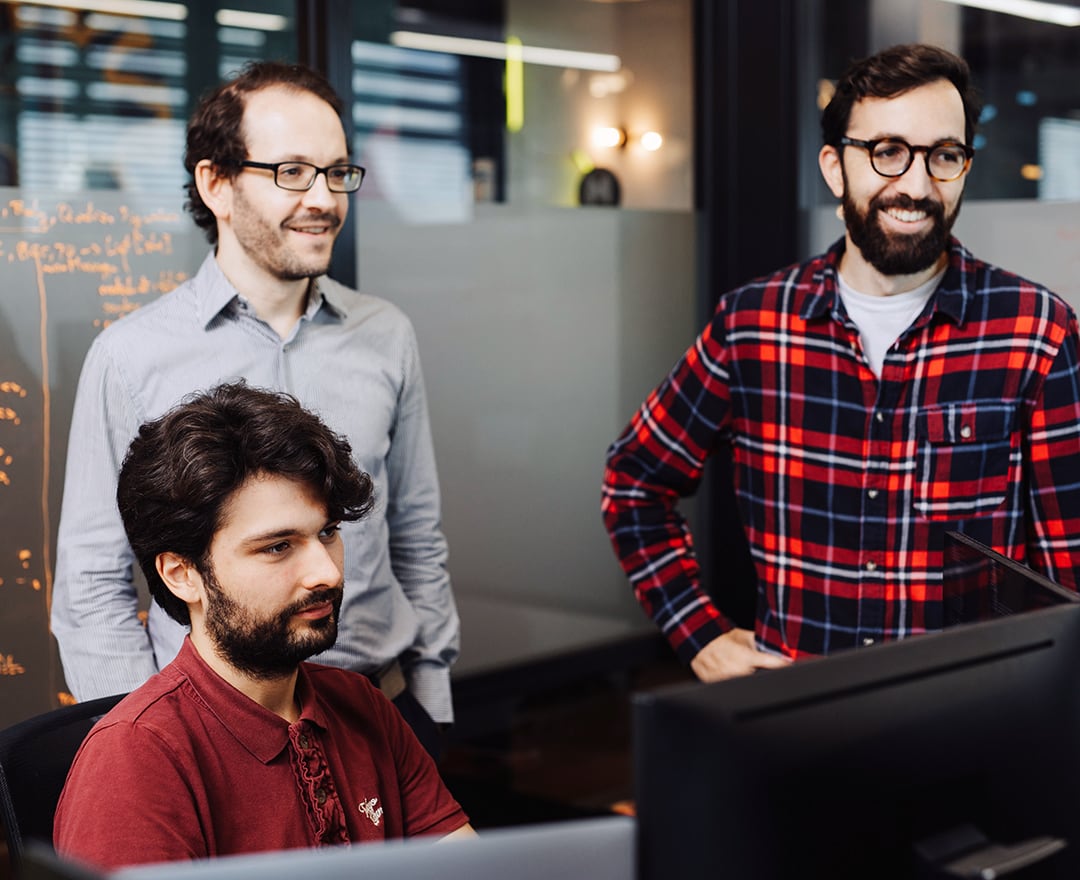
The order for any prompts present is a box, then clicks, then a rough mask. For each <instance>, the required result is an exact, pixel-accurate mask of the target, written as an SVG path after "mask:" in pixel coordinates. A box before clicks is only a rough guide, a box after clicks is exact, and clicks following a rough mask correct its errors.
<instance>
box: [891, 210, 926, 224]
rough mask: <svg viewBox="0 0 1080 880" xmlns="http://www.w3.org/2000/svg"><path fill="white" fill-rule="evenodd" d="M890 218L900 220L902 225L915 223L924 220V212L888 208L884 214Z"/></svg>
mask: <svg viewBox="0 0 1080 880" xmlns="http://www.w3.org/2000/svg"><path fill="white" fill-rule="evenodd" d="M885 213H887V214H888V215H889V216H890V217H895V218H896V219H897V220H902V221H903V222H904V223H916V222H918V221H919V220H925V219H926V212H925V211H902V210H900V209H899V208H889V209H888V210H886V212H885Z"/></svg>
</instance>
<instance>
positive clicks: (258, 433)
mask: <svg viewBox="0 0 1080 880" xmlns="http://www.w3.org/2000/svg"><path fill="white" fill-rule="evenodd" d="M258 474H269V475H275V476H282V477H287V478H289V479H292V480H297V481H299V482H302V483H305V484H307V485H308V486H310V487H312V489H313V490H314V491H315V492H316V493H317V494H318V495H319V496H320V497H321V498H322V499H323V501H324V502H325V504H326V508H327V517H328V519H330V520H332V521H338V520H343V521H346V522H355V521H356V520H358V519H360V518H362V517H363V516H364V515H365V514H366V513H367V512H368V511H369V510H370V509H371V507H372V503H373V501H372V496H373V487H372V480H371V477H369V476H368V475H367V474H365V473H364V472H363V471H361V470H360V469H359V468H358V467H357V466H356V464H355V462H354V461H353V458H352V449H351V448H350V446H349V443H348V441H347V440H346V439H345V438H344V437H342V436H340V435H338V434H335V433H334V432H333V431H331V430H330V429H329V428H328V427H327V426H326V425H325V424H323V422H322V421H320V420H319V418H318V417H317V416H315V415H313V414H312V413H310V412H308V411H307V410H306V409H304V408H303V407H302V406H301V405H300V403H299V401H297V400H296V398H294V397H292V396H291V395H289V394H284V393H280V392H276V391H267V390H263V389H259V388H252V387H249V386H248V385H247V384H246V383H244V382H242V381H241V382H234V383H228V384H223V385H219V386H218V387H216V388H214V389H212V390H210V391H207V392H204V393H201V394H196V395H193V396H191V397H189V398H187V399H186V400H185V401H184V402H182V403H181V404H179V405H178V406H176V407H174V408H173V409H171V410H170V411H169V412H167V413H166V414H165V415H163V416H162V417H161V418H159V419H155V420H154V421H151V422H147V423H146V424H144V425H143V426H142V427H141V428H139V433H138V435H137V436H136V437H135V439H134V440H132V442H131V445H130V447H129V448H128V451H127V455H126V456H125V458H124V464H123V466H122V467H121V469H120V479H119V483H118V486H117V491H116V501H117V505H118V506H119V508H120V517H121V519H122V520H123V522H124V530H125V531H126V532H127V536H128V541H129V542H130V544H131V549H132V550H133V551H134V553H135V558H136V559H137V560H138V562H139V567H140V568H141V569H142V571H143V574H145V575H146V581H147V584H148V585H149V587H150V595H151V596H152V597H153V598H154V599H155V600H156V601H157V603H158V604H159V605H161V607H162V608H164V609H165V611H166V612H168V614H169V616H170V617H172V618H173V619H175V620H177V621H179V622H180V623H183V624H185V625H188V624H190V623H191V618H190V615H189V614H188V608H187V605H186V604H185V603H184V602H183V601H181V600H180V599H178V598H177V597H176V596H175V595H173V593H172V591H171V590H169V588H168V587H167V586H166V585H165V583H164V582H163V581H162V580H161V577H160V576H159V575H158V573H157V565H156V562H157V557H158V555H159V554H161V553H166V552H172V553H176V554H178V555H180V556H182V557H184V558H185V559H188V560H190V561H191V562H192V563H193V564H194V565H195V566H196V568H197V570H198V571H199V572H200V573H202V574H203V575H204V576H205V575H206V574H207V573H208V572H210V570H211V567H210V559H209V554H210V544H211V541H212V540H213V537H214V535H215V533H216V532H217V531H218V529H219V528H220V526H221V518H222V511H223V510H224V508H225V505H226V503H227V502H228V500H229V498H230V497H231V496H232V494H233V493H234V492H235V491H236V490H237V489H239V488H240V487H241V486H243V485H244V483H245V482H246V481H247V480H249V479H250V478H251V477H252V476H255V475H258Z"/></svg>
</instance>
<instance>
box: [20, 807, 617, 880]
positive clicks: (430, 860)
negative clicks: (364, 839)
mask: <svg viewBox="0 0 1080 880" xmlns="http://www.w3.org/2000/svg"><path fill="white" fill-rule="evenodd" d="M634 825H635V822H634V819H633V818H631V817H629V816H616V815H611V816H599V817H594V818H589V819H578V820H574V821H565V822H550V823H544V824H537V825H520V826H515V827H509V828H498V829H493V830H489V831H483V832H481V833H480V834H479V835H478V836H477V837H475V838H461V839H455V840H445V841H442V840H435V839H433V838H414V839H410V840H394V841H387V842H386V843H366V844H363V845H362V846H354V847H325V848H322V849H310V850H304V849H291V850H287V851H284V852H265V853H254V854H251V855H234V856H222V857H220V858H216V859H204V860H201V861H187V862H164V863H159V864H150V865H139V866H136V867H131V868H123V869H121V870H120V871H117V872H115V873H113V874H110V875H105V874H103V873H99V872H96V871H93V870H92V869H89V868H86V867H85V866H82V865H79V864H77V863H75V862H72V861H69V860H67V859H63V858H60V857H59V856H57V855H55V854H54V853H53V852H52V851H51V850H50V849H48V848H45V847H42V846H40V845H35V846H33V847H28V849H27V852H26V855H25V858H24V861H23V866H22V871H21V873H20V880H107V878H115V880H303V878H306V877H317V878H319V880H368V878H371V880H375V878H377V880H423V878H431V880H507V878H512V880H558V878H563V877H566V878H576V877H581V878H587V880H634V873H635V869H634Z"/></svg>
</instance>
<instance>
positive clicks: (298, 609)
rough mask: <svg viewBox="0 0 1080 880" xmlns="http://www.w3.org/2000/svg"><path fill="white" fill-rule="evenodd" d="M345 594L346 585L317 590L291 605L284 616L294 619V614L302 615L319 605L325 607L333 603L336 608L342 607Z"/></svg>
mask: <svg viewBox="0 0 1080 880" xmlns="http://www.w3.org/2000/svg"><path fill="white" fill-rule="evenodd" d="M344 594H345V589H344V584H341V585H339V586H336V587H327V588H326V589H323V590H315V591H314V592H312V593H311V594H309V595H308V596H307V597H306V598H304V599H301V600H300V601H299V602H294V603H293V604H292V605H290V606H289V607H288V608H287V609H286V611H285V613H284V615H283V616H285V617H292V616H293V615H294V614H300V613H302V612H304V611H307V610H308V609H309V608H315V607H316V606H318V605H325V604H326V603H327V602H331V603H333V605H334V606H335V607H338V606H340V605H341V600H342V597H343V596H344Z"/></svg>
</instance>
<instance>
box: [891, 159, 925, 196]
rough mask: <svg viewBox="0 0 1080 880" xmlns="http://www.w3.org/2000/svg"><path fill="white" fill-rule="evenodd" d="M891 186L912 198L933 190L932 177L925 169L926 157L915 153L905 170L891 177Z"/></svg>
mask: <svg viewBox="0 0 1080 880" xmlns="http://www.w3.org/2000/svg"><path fill="white" fill-rule="evenodd" d="M893 186H894V187H895V188H896V189H897V190H898V191H900V192H902V193H906V194H907V195H909V196H911V197H912V198H914V199H921V198H926V197H927V196H928V195H930V193H931V192H933V189H934V179H933V178H932V177H931V176H930V172H929V171H927V169H926V158H925V156H924V155H923V154H922V153H915V155H914V158H913V159H912V162H911V164H910V165H909V166H908V169H907V171H905V172H904V173H903V174H901V175H900V176H899V177H894V178H893Z"/></svg>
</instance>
